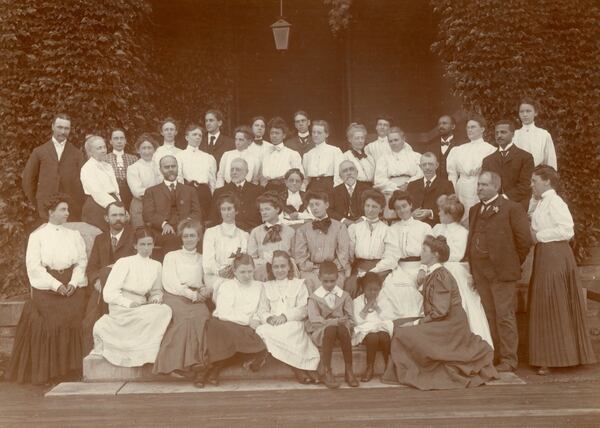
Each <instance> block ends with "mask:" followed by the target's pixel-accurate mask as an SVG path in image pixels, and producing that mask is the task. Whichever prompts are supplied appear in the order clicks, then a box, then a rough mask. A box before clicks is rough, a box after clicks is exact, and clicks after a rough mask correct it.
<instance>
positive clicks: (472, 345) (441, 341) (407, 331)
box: [382, 303, 498, 390]
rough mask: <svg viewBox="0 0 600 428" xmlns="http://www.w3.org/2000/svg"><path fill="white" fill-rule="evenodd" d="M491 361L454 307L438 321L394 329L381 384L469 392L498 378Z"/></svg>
mask: <svg viewBox="0 0 600 428" xmlns="http://www.w3.org/2000/svg"><path fill="white" fill-rule="evenodd" d="M493 360H494V351H493V349H492V348H491V347H490V345H488V344H487V342H485V341H484V340H483V339H482V338H481V337H479V336H477V335H475V334H473V333H471V330H470V329H469V322H468V320H467V314H466V313H465V311H464V309H463V308H462V306H461V304H460V303H457V304H454V305H452V306H451V307H450V312H449V313H448V315H447V317H446V318H445V319H443V320H441V321H432V322H428V323H424V324H419V325H416V326H411V327H397V328H395V330H394V337H393V338H392V343H391V352H390V362H389V364H388V366H387V369H386V371H385V373H384V375H383V377H382V381H383V382H385V383H399V384H402V385H409V386H413V387H415V388H418V389H421V390H431V389H461V388H471V387H475V386H479V385H482V384H483V383H485V382H487V381H489V380H491V379H495V378H497V377H498V373H497V372H496V369H495V368H494V365H493Z"/></svg>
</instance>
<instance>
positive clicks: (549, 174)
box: [533, 165, 560, 190]
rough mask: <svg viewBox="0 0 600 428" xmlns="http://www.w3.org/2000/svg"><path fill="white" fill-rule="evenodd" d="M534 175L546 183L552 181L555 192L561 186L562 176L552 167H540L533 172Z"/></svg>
mask: <svg viewBox="0 0 600 428" xmlns="http://www.w3.org/2000/svg"><path fill="white" fill-rule="evenodd" d="M533 175H537V176H538V177H540V178H541V179H542V180H544V181H550V185H551V186H552V188H553V189H554V190H557V188H558V187H559V185H560V176H559V175H558V172H557V171H556V170H555V169H554V168H553V167H551V166H550V165H538V166H536V167H535V168H534V170H533Z"/></svg>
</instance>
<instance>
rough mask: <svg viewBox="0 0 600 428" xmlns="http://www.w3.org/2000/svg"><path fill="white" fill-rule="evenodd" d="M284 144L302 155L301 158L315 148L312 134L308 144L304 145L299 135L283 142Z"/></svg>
mask: <svg viewBox="0 0 600 428" xmlns="http://www.w3.org/2000/svg"><path fill="white" fill-rule="evenodd" d="M283 144H284V145H285V146H286V147H288V148H290V149H292V150H296V151H297V152H298V153H300V157H302V156H304V153H306V152H308V151H309V150H310V149H312V148H313V147H315V143H313V140H312V137H311V136H310V134H309V135H308V142H307V143H306V144H303V143H302V141H300V137H298V134H296V135H294V136H293V137H291V138H288V139H287V140H285V141H284V142H283Z"/></svg>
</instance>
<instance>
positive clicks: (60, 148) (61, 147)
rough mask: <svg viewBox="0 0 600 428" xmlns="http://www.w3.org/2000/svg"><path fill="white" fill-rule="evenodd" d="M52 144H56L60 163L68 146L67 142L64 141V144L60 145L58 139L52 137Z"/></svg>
mask: <svg viewBox="0 0 600 428" xmlns="http://www.w3.org/2000/svg"><path fill="white" fill-rule="evenodd" d="M52 144H54V149H55V150H56V156H58V161H59V162H60V158H61V157H62V154H63V152H64V151H65V146H66V145H67V140H64V141H63V142H62V143H59V142H58V140H57V139H56V138H54V137H52Z"/></svg>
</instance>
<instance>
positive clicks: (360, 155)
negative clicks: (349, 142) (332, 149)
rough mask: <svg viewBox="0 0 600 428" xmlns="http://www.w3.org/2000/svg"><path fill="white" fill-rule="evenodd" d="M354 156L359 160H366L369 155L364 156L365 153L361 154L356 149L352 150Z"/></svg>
mask: <svg viewBox="0 0 600 428" xmlns="http://www.w3.org/2000/svg"><path fill="white" fill-rule="evenodd" d="M352 154H353V155H354V157H355V158H356V159H358V160H361V159H365V158H366V157H367V155H366V154H364V153H363V152H359V151H357V150H354V149H352Z"/></svg>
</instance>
